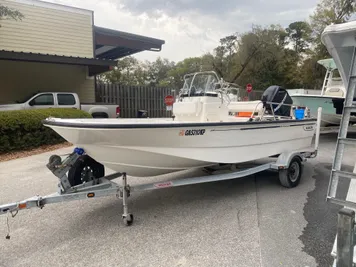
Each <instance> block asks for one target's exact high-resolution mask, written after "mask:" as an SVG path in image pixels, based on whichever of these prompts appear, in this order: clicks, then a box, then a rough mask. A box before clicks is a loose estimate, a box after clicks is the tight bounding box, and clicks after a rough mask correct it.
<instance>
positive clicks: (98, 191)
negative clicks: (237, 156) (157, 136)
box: [0, 108, 321, 238]
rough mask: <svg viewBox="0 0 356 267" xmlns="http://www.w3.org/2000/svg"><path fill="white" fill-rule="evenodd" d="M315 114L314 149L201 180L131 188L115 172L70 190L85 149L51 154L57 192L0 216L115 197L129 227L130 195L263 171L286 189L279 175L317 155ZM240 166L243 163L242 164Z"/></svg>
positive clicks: (2, 209)
mask: <svg viewBox="0 0 356 267" xmlns="http://www.w3.org/2000/svg"><path fill="white" fill-rule="evenodd" d="M318 111H319V112H318V120H317V127H316V136H315V142H314V147H311V148H309V149H307V150H304V151H289V152H285V153H282V154H280V155H279V156H278V157H277V159H276V160H275V161H274V162H270V163H265V164H262V165H257V166H255V167H252V168H246V169H242V170H240V171H232V172H229V173H223V174H212V175H206V176H200V177H193V178H184V179H178V180H171V181H163V182H157V183H148V184H142V185H137V186H130V185H129V184H128V183H127V175H126V173H114V174H111V175H107V176H104V177H101V178H95V177H93V176H92V177H91V178H92V180H90V181H89V182H85V183H83V184H80V185H77V186H73V187H72V186H71V185H70V183H69V181H68V176H67V172H68V171H69V169H70V168H71V167H72V165H73V164H74V163H75V162H76V161H77V160H78V158H79V157H80V156H81V155H83V153H84V150H83V149H80V148H75V149H74V152H72V153H71V154H70V155H69V156H68V157H67V158H65V159H64V160H63V161H62V159H61V158H60V157H59V156H57V155H52V156H51V157H50V158H49V163H48V164H47V168H48V169H49V170H51V172H52V173H53V174H54V175H55V176H57V177H58V179H59V183H58V191H57V192H56V193H53V194H50V195H47V196H43V197H42V196H38V195H37V196H34V197H31V198H29V199H25V200H23V201H20V202H15V203H9V204H5V205H0V215H3V214H8V213H11V214H12V216H13V217H14V216H15V215H16V214H17V213H18V212H19V211H20V210H24V209H30V208H34V207H37V208H40V209H42V208H43V207H44V206H45V205H47V204H53V203H59V202H67V201H73V200H80V199H87V198H98V197H105V196H112V195H116V196H117V197H118V198H122V202H123V214H122V217H123V220H124V223H125V224H126V225H131V224H132V222H133V215H132V214H131V213H129V209H128V197H129V196H130V193H131V192H136V191H147V190H156V189H163V188H169V187H176V186H184V185H192V184H200V183H207V182H214V181H223V180H230V179H237V178H241V177H246V176H249V175H252V174H255V173H259V172H262V171H266V170H275V171H279V173H280V180H281V183H282V185H284V186H287V187H288V185H286V184H283V181H282V178H281V175H285V173H286V172H287V171H288V170H289V168H290V164H291V162H292V161H293V159H295V158H298V160H300V162H305V161H306V160H307V158H314V157H316V156H317V151H318V146H319V136H320V121H321V108H320V110H318ZM249 164H251V163H249ZM241 166H243V164H241ZM300 175H301V169H300ZM119 177H121V178H122V183H121V185H120V184H118V183H116V182H113V181H111V180H113V179H115V178H119ZM7 238H10V236H9V235H8V236H7Z"/></svg>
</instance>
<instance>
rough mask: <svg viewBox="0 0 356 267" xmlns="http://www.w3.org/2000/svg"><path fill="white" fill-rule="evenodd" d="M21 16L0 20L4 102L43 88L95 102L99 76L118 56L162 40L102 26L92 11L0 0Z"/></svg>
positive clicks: (155, 46)
mask: <svg viewBox="0 0 356 267" xmlns="http://www.w3.org/2000/svg"><path fill="white" fill-rule="evenodd" d="M0 5H4V6H7V7H9V8H13V9H16V10H18V11H20V12H21V13H22V14H23V15H24V18H23V19H22V20H18V21H15V20H10V19H9V20H0V24H1V27H0V104H5V103H10V102H14V101H21V100H24V99H26V97H29V96H30V95H32V94H34V93H37V92H40V91H42V92H43V91H70V92H76V93H78V95H79V97H80V100H81V101H82V102H94V101H95V76H96V75H98V74H100V73H103V72H106V71H108V70H110V69H111V68H112V67H113V66H115V65H116V61H115V60H117V59H119V58H122V57H125V56H128V55H132V54H134V53H138V52H140V51H145V50H148V51H160V50H161V48H162V45H163V44H164V43H165V42H164V41H163V40H159V39H155V38H149V37H145V36H140V35H135V34H131V33H126V32H121V31H116V30H112V29H107V28H101V27H97V26H95V25H94V12H93V11H90V10H84V9H78V8H74V7H69V6H64V5H58V4H53V3H48V2H43V1H38V0H0Z"/></svg>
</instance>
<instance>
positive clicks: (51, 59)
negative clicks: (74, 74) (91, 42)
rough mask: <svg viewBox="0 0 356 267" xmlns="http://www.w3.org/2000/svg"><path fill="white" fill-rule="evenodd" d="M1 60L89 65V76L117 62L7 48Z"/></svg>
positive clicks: (0, 57)
mask: <svg viewBox="0 0 356 267" xmlns="http://www.w3.org/2000/svg"><path fill="white" fill-rule="evenodd" d="M0 60H12V61H23V62H38V63H53V64H65V65H78V66H87V67H88V71H89V73H88V75H89V76H94V75H97V74H100V73H103V72H106V71H109V70H111V69H112V67H113V66H116V64H117V62H116V61H114V60H104V59H98V58H85V57H70V56H60V55H49V54H38V53H26V52H16V51H7V50H0Z"/></svg>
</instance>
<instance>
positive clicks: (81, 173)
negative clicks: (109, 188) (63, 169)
mask: <svg viewBox="0 0 356 267" xmlns="http://www.w3.org/2000/svg"><path fill="white" fill-rule="evenodd" d="M90 172H91V173H92V174H93V176H94V177H95V178H101V177H104V176H105V168H104V165H102V164H100V163H99V162H97V161H95V160H94V159H93V158H91V157H89V156H88V155H82V156H80V157H79V158H78V160H77V161H76V162H75V163H74V164H73V166H72V167H71V168H70V170H69V172H68V181H69V183H70V185H71V186H76V185H79V184H82V183H84V182H88V181H90V176H89V173H90Z"/></svg>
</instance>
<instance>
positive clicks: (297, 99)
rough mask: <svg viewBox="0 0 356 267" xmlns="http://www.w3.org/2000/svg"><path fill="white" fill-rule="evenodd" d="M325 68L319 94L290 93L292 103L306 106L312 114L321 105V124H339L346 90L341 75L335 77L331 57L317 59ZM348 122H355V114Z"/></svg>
mask: <svg viewBox="0 0 356 267" xmlns="http://www.w3.org/2000/svg"><path fill="white" fill-rule="evenodd" d="M318 63H319V64H320V65H322V66H324V67H325V68H326V74H325V78H324V82H323V87H322V90H321V93H320V94H302V93H295V94H290V95H291V98H292V99H293V104H294V105H297V106H307V107H308V108H310V112H311V114H312V115H313V116H316V115H317V111H318V107H322V116H321V126H324V127H325V126H332V125H339V124H340V121H341V116H342V110H343V106H344V100H345V95H346V90H345V86H344V83H343V81H342V79H341V77H335V73H337V67H336V64H335V62H334V60H333V59H332V58H328V59H322V60H319V61H318ZM350 122H352V123H355V122H356V116H351V118H350Z"/></svg>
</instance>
